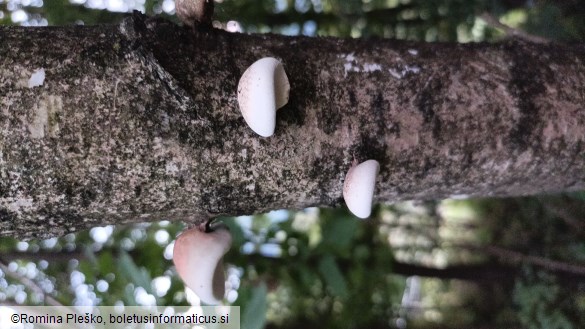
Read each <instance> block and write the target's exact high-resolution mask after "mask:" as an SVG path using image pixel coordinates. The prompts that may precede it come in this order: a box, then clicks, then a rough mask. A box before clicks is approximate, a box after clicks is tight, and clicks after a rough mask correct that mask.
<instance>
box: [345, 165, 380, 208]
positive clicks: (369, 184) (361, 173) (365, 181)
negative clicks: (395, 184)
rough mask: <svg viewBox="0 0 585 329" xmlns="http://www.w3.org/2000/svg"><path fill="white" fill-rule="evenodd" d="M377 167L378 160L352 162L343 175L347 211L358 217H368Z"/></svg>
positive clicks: (378, 166) (378, 167)
mask: <svg viewBox="0 0 585 329" xmlns="http://www.w3.org/2000/svg"><path fill="white" fill-rule="evenodd" d="M379 169H380V164H379V163H378V161H376V160H367V161H365V162H362V163H360V164H358V165H355V164H354V165H353V166H352V167H351V168H350V169H349V171H348V172H347V175H345V182H344V183H343V199H344V200H345V204H346V205H347V208H348V209H349V211H351V212H352V213H353V214H354V215H356V216H357V217H359V218H368V217H370V214H371V212H372V201H373V199H374V190H375V188H376V176H377V175H378V170H379Z"/></svg>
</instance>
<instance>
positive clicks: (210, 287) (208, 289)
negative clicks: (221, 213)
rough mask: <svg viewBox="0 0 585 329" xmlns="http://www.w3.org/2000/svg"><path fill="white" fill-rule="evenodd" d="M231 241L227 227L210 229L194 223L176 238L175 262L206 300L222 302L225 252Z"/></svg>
mask: <svg viewBox="0 0 585 329" xmlns="http://www.w3.org/2000/svg"><path fill="white" fill-rule="evenodd" d="M231 244H232V236H231V234H230V232H229V231H228V230H227V229H226V228H224V227H219V228H216V229H215V230H213V231H211V232H205V230H204V229H202V228H200V227H195V228H192V229H189V230H187V231H185V232H183V233H182V234H181V235H180V236H179V237H178V238H177V240H176V241H175V247H174V249H173V262H174V263H175V267H176V268H177V273H179V276H180V277H181V279H183V282H185V284H186V285H187V287H189V288H191V290H193V292H194V293H195V294H197V296H199V298H200V299H201V301H203V302H204V303H206V304H219V303H220V301H221V300H222V299H223V297H224V294H225V273H224V269H223V255H225V253H226V252H227V251H228V250H229V248H230V246H231Z"/></svg>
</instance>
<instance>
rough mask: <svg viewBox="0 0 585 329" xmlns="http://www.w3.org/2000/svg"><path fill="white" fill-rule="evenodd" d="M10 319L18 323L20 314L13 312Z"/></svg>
mask: <svg viewBox="0 0 585 329" xmlns="http://www.w3.org/2000/svg"><path fill="white" fill-rule="evenodd" d="M10 320H11V321H12V323H18V314H12V316H10Z"/></svg>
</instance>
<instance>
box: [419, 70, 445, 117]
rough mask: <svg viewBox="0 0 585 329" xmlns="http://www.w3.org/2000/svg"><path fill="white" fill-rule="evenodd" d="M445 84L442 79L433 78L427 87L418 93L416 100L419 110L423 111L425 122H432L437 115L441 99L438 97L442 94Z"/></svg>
mask: <svg viewBox="0 0 585 329" xmlns="http://www.w3.org/2000/svg"><path fill="white" fill-rule="evenodd" d="M442 88H443V85H442V83H441V81H440V80H438V79H433V80H431V81H430V82H429V83H428V84H427V85H426V87H425V88H424V89H423V90H421V92H420V93H419V94H418V95H419V97H418V98H417V100H416V105H417V109H418V111H419V112H420V113H421V115H422V117H423V120H424V123H427V124H428V123H431V122H432V121H433V119H434V118H435V116H436V113H435V109H436V108H438V107H439V106H440V105H441V104H439V100H438V99H437V97H438V96H439V95H442V93H443V92H442Z"/></svg>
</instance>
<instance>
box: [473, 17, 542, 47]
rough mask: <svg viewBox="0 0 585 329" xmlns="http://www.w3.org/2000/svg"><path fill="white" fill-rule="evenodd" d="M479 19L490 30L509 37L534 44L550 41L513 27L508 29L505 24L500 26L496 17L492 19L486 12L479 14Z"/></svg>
mask: <svg viewBox="0 0 585 329" xmlns="http://www.w3.org/2000/svg"><path fill="white" fill-rule="evenodd" d="M479 18H481V19H483V20H484V21H485V22H486V23H487V25H489V26H490V27H492V28H495V29H499V30H503V31H504V33H505V34H506V35H507V36H509V37H517V38H521V39H524V40H526V41H530V42H535V43H548V42H550V40H548V39H547V38H543V37H539V36H536V35H532V34H529V33H526V32H524V31H522V30H518V29H515V28H513V27H510V26H508V25H506V24H502V23H501V22H500V21H499V20H498V19H497V18H496V17H494V16H493V15H492V14H490V13H488V12H484V13H483V14H481V15H480V16H479Z"/></svg>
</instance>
